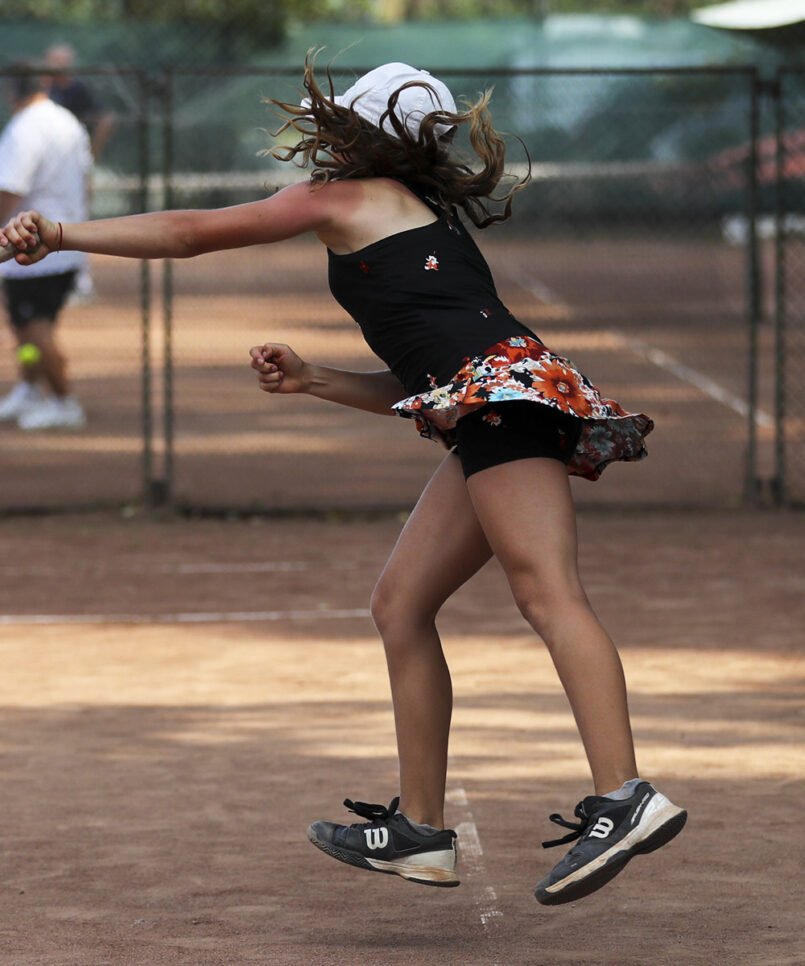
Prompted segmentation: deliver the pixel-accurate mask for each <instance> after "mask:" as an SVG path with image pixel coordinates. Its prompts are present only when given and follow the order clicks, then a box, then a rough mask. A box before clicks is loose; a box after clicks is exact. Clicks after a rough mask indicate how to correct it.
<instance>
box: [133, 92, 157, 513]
mask: <svg viewBox="0 0 805 966" xmlns="http://www.w3.org/2000/svg"><path fill="white" fill-rule="evenodd" d="M137 80H138V83H139V86H140V117H139V123H138V129H139V130H138V142H139V149H140V152H139V154H140V156H139V179H140V187H139V191H138V197H137V210H138V211H139V212H140V213H142V212H145V211H147V210H148V177H149V174H150V163H149V144H150V140H149V136H148V125H149V99H150V85H149V81H148V78H147V76H146V75H145V74H143V73H138V75H137ZM140 313H141V318H142V326H141V334H142V349H141V356H142V376H141V398H142V436H143V454H142V458H143V459H142V472H143V490H142V492H143V500H144V502H145V503H146V504H147V503H150V500H151V493H152V491H153V487H154V421H153V404H152V399H151V391H152V375H153V373H152V370H151V267H150V264H149V262H148V260H147V259H143V260H142V261H141V262H140Z"/></svg>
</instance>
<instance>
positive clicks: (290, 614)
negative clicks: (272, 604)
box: [0, 607, 371, 625]
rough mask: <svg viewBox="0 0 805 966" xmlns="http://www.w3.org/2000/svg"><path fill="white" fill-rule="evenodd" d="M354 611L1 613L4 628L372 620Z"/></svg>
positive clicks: (364, 611)
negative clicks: (13, 626) (23, 626)
mask: <svg viewBox="0 0 805 966" xmlns="http://www.w3.org/2000/svg"><path fill="white" fill-rule="evenodd" d="M370 616H371V614H370V612H369V611H368V610H367V609H366V608H363V607H361V608H355V609H354V610H327V609H326V608H320V609H318V610H256V611H250V610H246V611H189V612H186V613H178V614H0V625H13V624H24V625H42V624H44V625H48V624H238V623H241V622H248V621H304V620H344V619H350V618H355V617H370Z"/></svg>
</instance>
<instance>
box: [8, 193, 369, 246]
mask: <svg viewBox="0 0 805 966" xmlns="http://www.w3.org/2000/svg"><path fill="white" fill-rule="evenodd" d="M333 189H335V190H333ZM351 206H354V200H353V198H352V195H351V193H350V192H349V190H346V191H345V190H343V186H341V185H326V186H324V187H322V188H319V189H316V190H314V189H313V188H312V187H311V185H310V184H309V183H308V182H303V183H300V184H295V185H292V186H291V187H289V188H283V189H282V191H278V192H277V193H276V194H275V195H272V196H271V197H270V198H265V199H263V200H261V201H254V202H251V203H249V204H245V205H235V206H234V207H231V208H217V209H212V210H188V211H158V212H152V213H149V214H145V215H128V216H125V217H123V218H104V219H101V220H99V221H87V222H79V223H77V224H59V223H58V222H54V221H51V220H50V219H49V218H47V217H46V215H44V214H41V213H40V212H38V211H24V212H22V213H20V214H19V215H16V216H15V217H13V218H12V219H11V220H10V221H9V222H8V224H7V225H6V226H5V227H4V228H3V229H2V231H0V246H4V245H6V244H7V243H8V242H11V243H12V244H14V245H16V246H17V248H19V250H20V254H19V255H18V256H17V261H18V262H19V264H21V265H31V264H33V263H34V262H38V261H41V260H42V259H43V258H45V257H46V256H47V255H48V254H50V252H53V251H58V250H59V249H68V250H71V251H82V252H92V253H94V254H98V255H121V256H124V257H128V258H189V257H191V256H192V255H201V254H203V253H205V252H213V251H220V250H222V249H226V248H245V247H247V246H248V245H262V244H266V243H268V242H276V241H283V240H284V239H286V238H293V237H294V236H296V235H303V234H305V233H306V232H311V231H312V232H318V231H324V232H326V231H327V230H328V229H330V228H332V226H333V225H337V224H338V223H339V222H340V221H342V220H343V219H344V217H345V216H346V215H347V214H348V212H349V210H350V207H351Z"/></svg>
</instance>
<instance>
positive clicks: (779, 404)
mask: <svg viewBox="0 0 805 966" xmlns="http://www.w3.org/2000/svg"><path fill="white" fill-rule="evenodd" d="M775 93H776V96H775V100H774V502H775V503H776V505H777V506H783V505H785V504H786V503H787V502H788V485H787V479H786V440H785V390H786V364H785V362H786V360H785V334H786V333H785V329H786V318H785V315H786V278H785V273H786V243H785V232H786V225H785V202H784V198H783V195H784V176H785V137H784V131H785V119H784V117H783V100H784V99H783V72H782V71H778V73H777V76H776V79H775Z"/></svg>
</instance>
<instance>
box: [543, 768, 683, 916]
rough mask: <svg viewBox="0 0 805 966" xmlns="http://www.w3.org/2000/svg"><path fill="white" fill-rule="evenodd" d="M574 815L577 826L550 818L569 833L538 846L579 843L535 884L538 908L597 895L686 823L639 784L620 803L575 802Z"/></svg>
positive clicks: (664, 800) (600, 800) (596, 799)
mask: <svg viewBox="0 0 805 966" xmlns="http://www.w3.org/2000/svg"><path fill="white" fill-rule="evenodd" d="M575 815H576V817H577V818H579V819H581V821H580V822H579V823H578V824H576V823H575V822H566V821H565V820H564V819H563V818H562V817H561V815H551V821H552V822H555V823H556V824H557V825H562V826H564V828H570V829H573V831H572V832H571V834H570V835H566V836H565V837H564V838H561V839H557V840H556V841H555V842H543V843H542V846H543V848H546V849H549V848H552V847H553V846H554V845H564V844H565V842H572V841H573V839H579V841H578V842H577V843H576V844H575V845H574V846H573V848H572V849H571V850H570V851H569V852H568V853H567V855H566V856H565V857H564V858H563V859H562V861H561V862H560V863H559V864H558V865H556V866H554V868H553V869H551V871H550V872H549V873H548V874H547V875H546V876H545V877H544V878H543V879H541V880H540V882H538V883H537V888H536V890H535V892H534V895H535V896H536V897H537V900H538V901H539V902H541V903H542V904H543V905H544V906H554V905H559V903H561V902H572V901H573V900H574V899H581V898H583V897H584V896H587V895H589V894H590V893H591V892H595V890H596V889H600V888H601V886H603V885H606V884H607V882H609V880H610V879H613V878H614V877H615V876H616V875H617V874H618V873H619V872H620V871H621V869H622V868H623V867H624V866H625V865H626V863H627V862H628V861H629V859H631V858H633V856H635V855H640V854H641V853H646V852H653V851H654V850H655V849H658V848H659V847H660V846H661V845H665V843H666V842H670V840H671V839H672V838H673V837H674V836H675V835H677V834H678V833H679V832H681V831H682V827H683V825H684V824H685V820H686V819H687V817H688V813H687V812H686V811H684V810H683V809H681V808H677V806H676V805H674V804H673V803H672V802H670V801H668V799H667V798H666V797H665V796H664V795H661V794H660V793H659V792H658V791H656V790H655V789H654V788H652V786H651V785H649V783H648V782H640V784H639V785H638V786H637V788H636V789H635V792H634V794H633V795H632V796H631V798H626V799H623V800H622V801H616V800H614V799H611V798H599V797H598V796H596V795H591V796H589V797H588V798H585V799H584V801H583V802H579V804H578V805H577V806H576V810H575Z"/></svg>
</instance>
